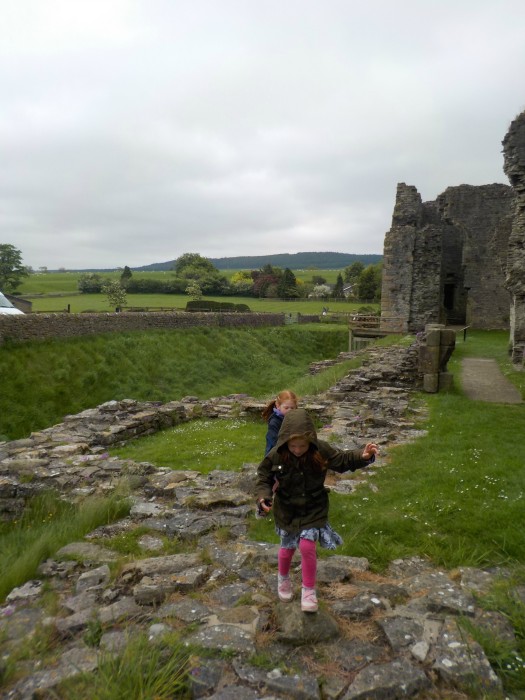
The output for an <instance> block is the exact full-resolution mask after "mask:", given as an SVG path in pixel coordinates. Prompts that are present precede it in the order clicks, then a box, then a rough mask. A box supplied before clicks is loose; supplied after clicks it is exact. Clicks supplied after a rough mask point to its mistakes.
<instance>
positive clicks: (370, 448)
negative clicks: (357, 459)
mask: <svg viewBox="0 0 525 700" xmlns="http://www.w3.org/2000/svg"><path fill="white" fill-rule="evenodd" d="M377 454H379V447H378V446H377V445H376V444H375V442H367V444H366V445H365V449H364V450H363V454H362V457H363V459H371V458H372V457H373V456H374V455H377Z"/></svg>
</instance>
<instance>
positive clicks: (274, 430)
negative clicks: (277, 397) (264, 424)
mask: <svg viewBox="0 0 525 700" xmlns="http://www.w3.org/2000/svg"><path fill="white" fill-rule="evenodd" d="M283 420H284V416H283V415H282V413H281V414H279V413H272V415H271V416H270V417H269V418H268V430H267V431H266V448H265V450H264V455H265V456H266V455H267V454H268V452H269V451H270V450H271V449H272V447H274V445H275V444H276V443H277V436H278V435H279V430H280V429H281V425H282V424H283Z"/></svg>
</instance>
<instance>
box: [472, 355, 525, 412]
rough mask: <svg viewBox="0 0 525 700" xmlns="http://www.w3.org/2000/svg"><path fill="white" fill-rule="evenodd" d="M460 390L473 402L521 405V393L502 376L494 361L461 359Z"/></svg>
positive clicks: (473, 358)
mask: <svg viewBox="0 0 525 700" xmlns="http://www.w3.org/2000/svg"><path fill="white" fill-rule="evenodd" d="M461 388H462V389H463V392H464V393H465V395H466V396H467V397H468V398H469V399H472V400H474V401H487V402H489V403H516V404H517V403H523V399H522V398H521V392H520V391H519V390H518V389H517V388H516V387H515V386H514V384H512V383H511V382H510V381H509V380H508V379H507V378H506V377H505V376H504V375H503V373H502V372H501V370H500V368H499V366H498V363H497V362H496V360H492V359H489V358H484V357H465V358H463V360H462V361H461Z"/></svg>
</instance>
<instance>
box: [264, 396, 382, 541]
mask: <svg viewBox="0 0 525 700" xmlns="http://www.w3.org/2000/svg"><path fill="white" fill-rule="evenodd" d="M304 435H306V436H307V439H308V440H309V442H310V443H312V444H313V445H314V446H315V447H316V448H317V449H318V450H319V452H320V453H321V455H322V457H323V458H324V460H325V462H326V465H327V467H328V469H332V470H333V471H336V472H346V471H355V470H356V469H359V468H361V467H366V465H367V464H370V462H372V461H374V459H371V460H365V459H363V458H362V457H361V454H362V451H361V450H345V451H343V450H337V449H335V448H334V447H333V446H332V445H330V444H329V443H327V442H324V441H323V440H318V439H317V434H316V432H315V427H314V424H313V421H312V419H311V418H310V416H309V415H308V413H307V412H306V411H305V410H304V409H301V408H297V409H294V410H293V411H290V412H289V413H287V414H286V416H285V417H284V420H283V423H282V426H281V429H280V431H279V436H278V438H277V444H276V445H275V447H274V448H273V449H272V450H271V451H270V452H269V453H268V454H267V455H266V457H265V458H264V459H263V461H262V462H261V463H260V464H259V467H258V468H257V483H256V498H257V501H259V500H260V499H261V498H267V499H273V511H272V512H273V515H274V518H275V524H276V525H277V526H278V527H280V528H282V529H283V530H286V531H287V532H289V533H298V532H300V531H301V530H303V529H306V528H311V527H323V526H324V525H326V524H327V522H328V489H326V488H325V486H324V482H325V478H326V470H323V469H321V468H320V467H318V466H317V465H316V464H315V463H313V462H312V459H311V451H309V452H307V453H306V455H303V456H302V457H300V458H298V457H295V456H294V455H292V454H291V453H289V455H290V460H289V462H288V463H287V464H283V461H282V451H283V450H286V451H288V450H287V447H286V443H287V442H288V440H290V439H291V438H292V437H298V436H301V437H302V436H304ZM275 479H277V481H278V483H279V485H278V488H277V490H276V492H275V494H274V493H272V487H273V485H274V481H275Z"/></svg>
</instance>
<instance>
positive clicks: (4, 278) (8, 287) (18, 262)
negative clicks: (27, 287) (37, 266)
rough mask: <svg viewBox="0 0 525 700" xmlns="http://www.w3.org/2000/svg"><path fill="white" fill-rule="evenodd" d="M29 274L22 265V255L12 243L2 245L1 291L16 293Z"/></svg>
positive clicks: (0, 263) (0, 252) (0, 254)
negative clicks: (23, 279) (23, 278)
mask: <svg viewBox="0 0 525 700" xmlns="http://www.w3.org/2000/svg"><path fill="white" fill-rule="evenodd" d="M28 275H29V272H28V271H27V268H25V267H24V266H23V265H22V253H21V252H20V251H19V250H18V249H17V248H15V247H14V246H13V245H11V244H10V243H0V291H2V292H14V291H15V289H16V288H17V287H18V286H19V285H20V284H22V277H27V276H28Z"/></svg>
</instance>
